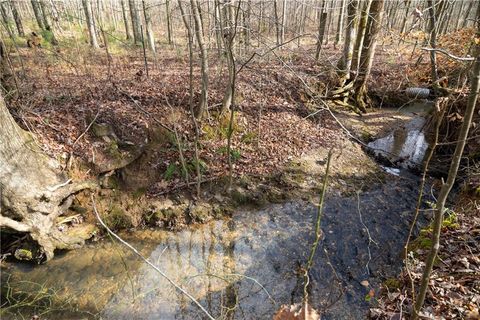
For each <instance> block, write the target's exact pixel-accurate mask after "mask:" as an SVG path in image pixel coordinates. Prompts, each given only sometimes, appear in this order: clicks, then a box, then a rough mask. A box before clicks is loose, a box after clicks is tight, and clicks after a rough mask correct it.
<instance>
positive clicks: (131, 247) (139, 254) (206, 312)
mask: <svg viewBox="0 0 480 320" xmlns="http://www.w3.org/2000/svg"><path fill="white" fill-rule="evenodd" d="M90 199H91V200H92V205H93V211H94V212H95V216H96V217H97V220H98V222H100V224H101V225H102V227H104V228H105V229H106V230H107V231H108V233H110V234H111V235H112V236H113V237H115V238H116V239H117V240H118V241H120V242H121V243H122V244H124V245H125V246H126V247H128V248H129V249H130V250H132V251H133V252H134V253H135V254H136V255H137V256H138V257H140V259H142V260H143V261H145V263H147V264H148V265H149V266H150V267H152V268H153V269H154V270H155V271H157V272H158V273H159V274H160V275H161V276H162V277H163V278H165V279H166V280H167V281H168V282H170V284H171V285H172V286H174V287H175V289H177V290H178V291H180V292H181V293H182V294H184V295H185V296H187V297H188V298H189V299H190V300H191V301H192V302H193V303H194V304H196V305H197V306H198V307H199V308H200V310H202V311H203V312H204V313H205V315H206V316H207V317H208V318H209V319H211V320H215V318H214V317H213V316H212V315H211V314H210V313H209V312H208V311H207V310H206V309H205V308H204V307H203V306H202V305H201V304H200V302H198V300H197V299H195V298H194V297H193V296H192V295H191V294H189V293H188V292H187V291H186V290H185V289H183V288H182V287H180V286H179V285H178V284H176V283H175V282H174V281H173V280H172V279H170V278H169V277H168V276H167V275H166V274H165V273H164V272H163V271H162V270H160V269H159V268H158V267H157V266H155V265H154V264H153V263H151V262H150V261H149V260H148V259H147V258H145V257H144V256H143V255H142V254H141V253H140V252H139V251H138V250H137V249H135V248H134V247H133V246H132V245H131V244H130V243H128V242H126V241H125V240H123V239H122V238H120V236H118V235H117V234H116V233H114V232H113V231H112V230H110V228H109V227H108V226H107V225H106V224H105V222H103V220H102V218H100V215H99V213H98V211H97V206H96V204H95V198H94V196H93V194H92V195H90Z"/></svg>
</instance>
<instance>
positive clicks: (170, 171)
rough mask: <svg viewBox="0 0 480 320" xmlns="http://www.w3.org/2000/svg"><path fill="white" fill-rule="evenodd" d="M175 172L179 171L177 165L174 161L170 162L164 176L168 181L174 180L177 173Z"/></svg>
mask: <svg viewBox="0 0 480 320" xmlns="http://www.w3.org/2000/svg"><path fill="white" fill-rule="evenodd" d="M175 172H177V166H176V165H175V164H174V163H170V164H169V165H168V167H167V170H165V173H164V174H163V177H164V178H165V180H167V181H168V180H172V178H173V176H174V175H175Z"/></svg>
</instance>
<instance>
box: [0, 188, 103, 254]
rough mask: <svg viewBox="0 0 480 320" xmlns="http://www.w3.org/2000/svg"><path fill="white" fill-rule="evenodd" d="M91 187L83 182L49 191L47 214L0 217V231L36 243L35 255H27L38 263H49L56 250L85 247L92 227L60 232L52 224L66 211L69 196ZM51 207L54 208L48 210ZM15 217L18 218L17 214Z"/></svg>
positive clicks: (69, 201)
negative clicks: (27, 236)
mask: <svg viewBox="0 0 480 320" xmlns="http://www.w3.org/2000/svg"><path fill="white" fill-rule="evenodd" d="M95 187H96V184H95V183H93V182H83V183H77V184H67V185H65V186H62V187H61V188H58V189H56V190H52V191H50V194H49V198H48V199H47V200H48V201H47V202H48V203H49V204H50V206H49V207H51V208H52V209H51V211H50V213H49V214H44V213H43V212H33V213H32V212H29V213H28V214H23V213H20V216H21V219H18V220H16V219H13V218H10V217H7V216H4V215H0V228H8V229H11V230H14V231H16V232H20V233H26V234H28V235H29V238H31V240H33V241H35V242H36V243H37V245H38V249H39V250H37V251H38V252H39V254H35V255H30V258H31V259H35V260H38V261H45V260H46V261H48V260H50V259H51V258H53V256H54V251H55V250H56V249H76V248H79V247H81V246H82V245H83V244H84V243H85V240H86V239H88V238H90V237H91V236H92V234H93V228H92V226H91V225H87V224H86V225H85V226H80V227H79V228H72V229H69V230H68V231H61V229H60V228H59V226H57V224H56V219H57V218H58V217H59V216H61V215H62V214H63V213H64V212H65V211H66V210H67V209H68V207H69V206H70V204H71V201H72V196H73V195H74V194H75V193H77V192H79V191H81V190H84V189H92V188H95ZM45 200H46V198H41V199H39V200H38V201H39V202H42V201H45ZM55 203H56V205H55V206H52V205H53V204H55ZM34 207H42V205H41V204H39V203H37V206H34ZM2 213H3V211H2ZM16 213H17V215H18V212H16ZM89 230H90V231H89ZM24 259H25V260H29V259H26V258H24Z"/></svg>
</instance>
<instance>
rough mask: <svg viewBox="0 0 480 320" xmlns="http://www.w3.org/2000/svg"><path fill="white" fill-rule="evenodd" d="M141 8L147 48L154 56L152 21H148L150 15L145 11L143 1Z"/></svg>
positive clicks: (143, 1) (145, 6)
mask: <svg viewBox="0 0 480 320" xmlns="http://www.w3.org/2000/svg"><path fill="white" fill-rule="evenodd" d="M142 7H143V16H144V19H145V25H146V30H147V38H148V46H149V47H150V50H152V52H153V54H155V53H156V50H155V37H154V35H153V30H152V20H151V19H150V13H149V12H148V10H147V5H146V3H145V0H142Z"/></svg>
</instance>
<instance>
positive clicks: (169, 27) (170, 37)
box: [165, 0, 173, 44]
mask: <svg viewBox="0 0 480 320" xmlns="http://www.w3.org/2000/svg"><path fill="white" fill-rule="evenodd" d="M165 10H166V12H167V19H166V20H167V38H168V44H173V35H172V34H173V31H172V22H171V15H170V0H166V2H165Z"/></svg>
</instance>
